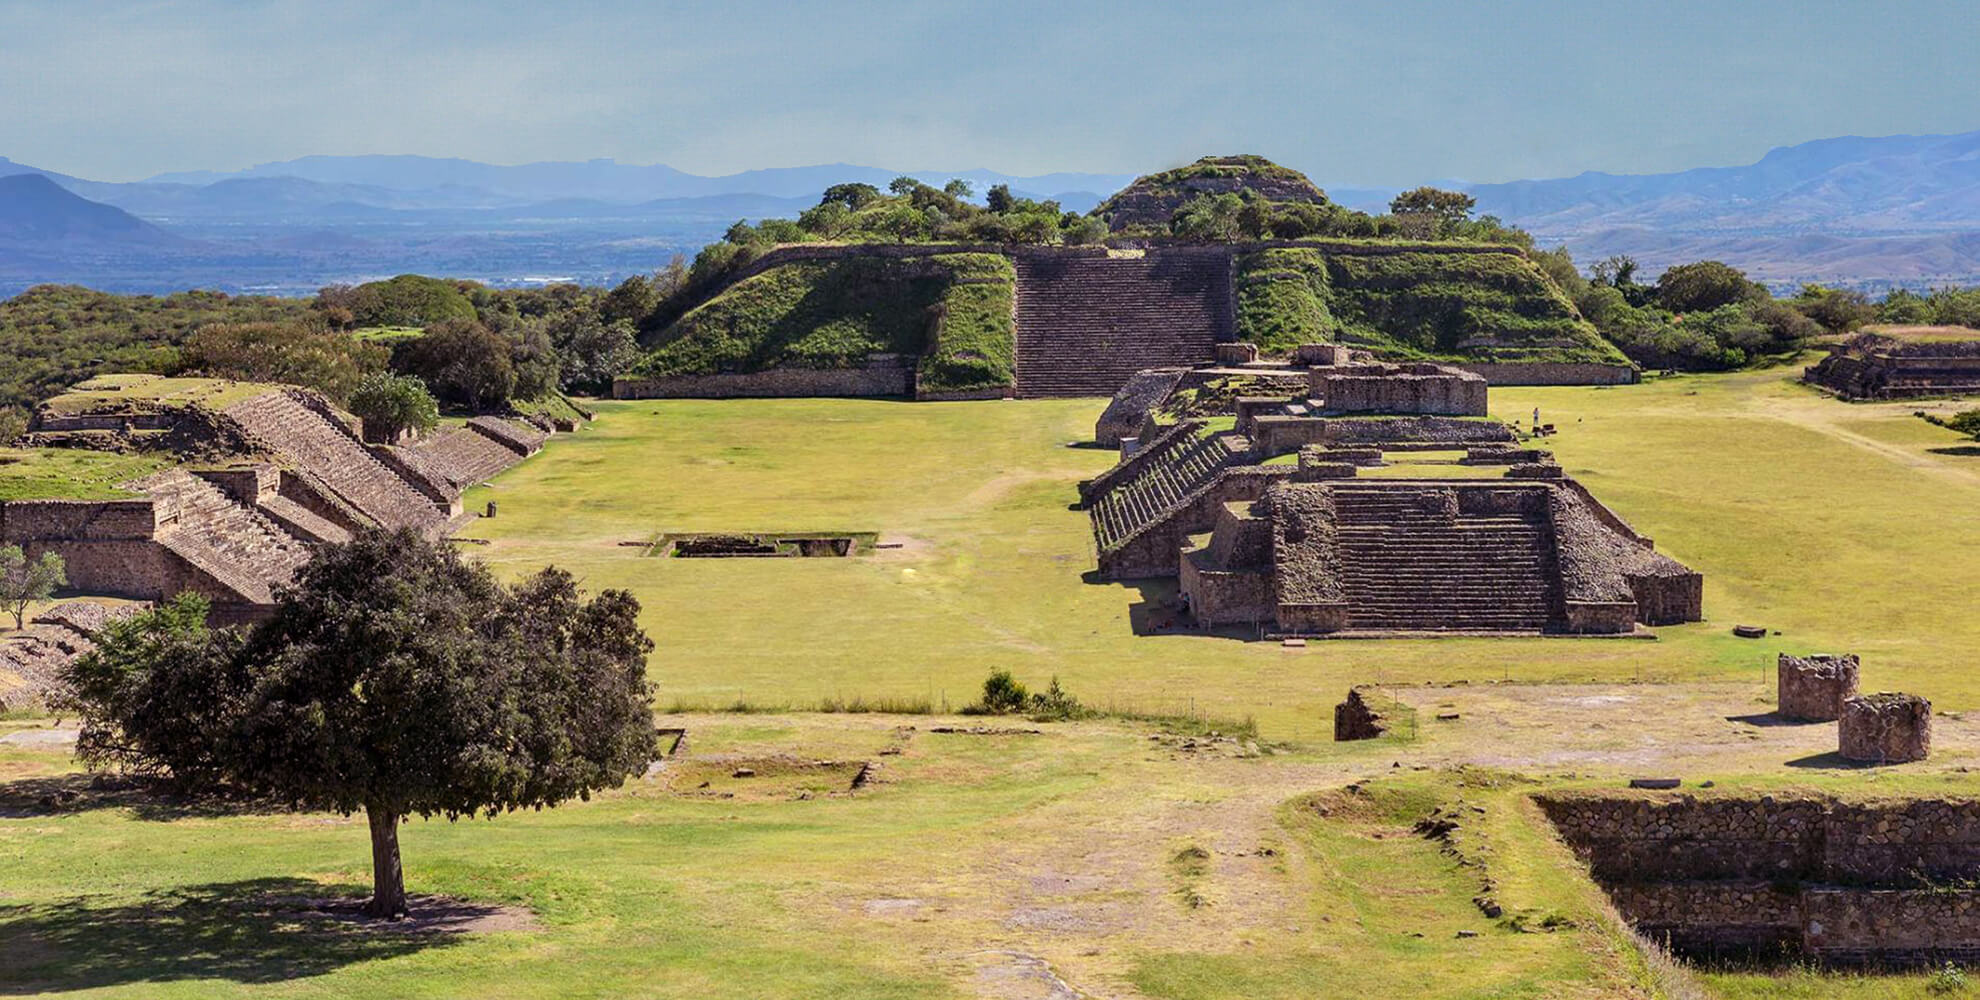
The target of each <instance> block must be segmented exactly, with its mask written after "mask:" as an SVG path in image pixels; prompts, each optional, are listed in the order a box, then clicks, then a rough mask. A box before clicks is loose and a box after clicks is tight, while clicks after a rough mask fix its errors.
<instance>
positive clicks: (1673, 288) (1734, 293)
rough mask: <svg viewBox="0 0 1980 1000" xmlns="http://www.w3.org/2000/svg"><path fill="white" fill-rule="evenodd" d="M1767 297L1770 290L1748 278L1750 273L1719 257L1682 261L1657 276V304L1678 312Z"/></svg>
mask: <svg viewBox="0 0 1980 1000" xmlns="http://www.w3.org/2000/svg"><path fill="white" fill-rule="evenodd" d="M1765 296H1766V289H1764V288H1761V287H1760V286H1759V285H1756V284H1754V283H1753V282H1751V281H1748V280H1746V272H1744V271H1741V270H1739V269H1738V268H1735V267H1732V266H1730V265H1727V264H1722V263H1720V262H1719V261H1716V260H1701V261H1699V262H1697V263H1695V264H1679V265H1677V266H1675V267H1672V268H1671V269H1669V270H1667V271H1665V272H1664V274H1663V276H1662V277H1660V278H1658V279H1657V304H1658V305H1660V306H1663V307H1664V308H1666V309H1669V310H1670V311H1672V312H1675V313H1687V312H1699V311H1706V310H1712V309H1717V308H1719V307H1720V306H1726V305H1731V304H1733V303H1735V302H1742V301H1745V300H1747V299H1750V298H1755V297H1765Z"/></svg>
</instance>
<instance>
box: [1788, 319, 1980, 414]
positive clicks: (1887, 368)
mask: <svg viewBox="0 0 1980 1000" xmlns="http://www.w3.org/2000/svg"><path fill="white" fill-rule="evenodd" d="M1801 377H1802V380H1803V381H1805V382H1808V383H1809V384H1811V385H1816V386H1820V387H1822V388H1824V389H1827V390H1828V391H1830V392H1833V393H1835V394H1836V395H1838V396H1841V397H1842V398H1844V399H1916V398H1919V397H1923V396H1958V395H1969V394H1980V340H1939V341H1909V340H1900V339H1898V338H1896V337H1887V336H1883V335H1881V334H1876V333H1862V334H1858V335H1856V336H1854V337H1851V338H1849V339H1848V340H1846V341H1844V342H1842V343H1840V344H1835V345H1833V346H1831V347H1830V348H1829V354H1828V356H1827V357H1825V358H1823V359H1822V360H1821V361H1819V362H1816V363H1815V364H1814V365H1813V366H1811V367H1809V368H1808V369H1806V370H1805V371H1803V373H1802V376H1801Z"/></svg>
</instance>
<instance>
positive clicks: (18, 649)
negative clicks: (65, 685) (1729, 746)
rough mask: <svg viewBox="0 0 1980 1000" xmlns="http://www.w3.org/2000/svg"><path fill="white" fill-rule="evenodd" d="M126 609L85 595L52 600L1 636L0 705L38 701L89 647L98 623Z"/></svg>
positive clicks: (14, 707) (19, 706) (13, 707)
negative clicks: (49, 605) (82, 598)
mask: <svg viewBox="0 0 1980 1000" xmlns="http://www.w3.org/2000/svg"><path fill="white" fill-rule="evenodd" d="M125 613H127V611H126V610H124V609H115V608H111V607H110V606H108V605H104V604H95V603H91V602H87V601H70V602H65V603H62V604H58V605H55V606H54V607H52V608H49V609H48V610H46V611H43V612H42V613H41V614H39V615H36V616H35V617H34V618H32V619H30V620H29V622H28V626H27V628H25V629H22V630H20V631H18V632H10V633H8V634H7V635H5V636H4V637H0V711H20V710H28V709H34V708H37V707H42V706H44V705H45V704H46V701H47V699H48V697H49V695H50V694H52V693H53V692H55V691H57V690H59V689H60V688H61V676H62V671H63V669H64V668H66V667H67V666H68V665H69V663H70V662H71V661H73V660H74V659H75V658H76V657H78V656H81V655H82V654H83V653H86V652H88V651H89V650H90V649H92V648H94V646H95V643H94V642H92V641H91V637H92V635H93V634H94V633H95V632H96V630H97V629H100V628H102V627H103V626H104V625H105V624H107V623H109V622H110V621H111V620H112V619H114V618H117V617H119V616H121V615H123V614H125Z"/></svg>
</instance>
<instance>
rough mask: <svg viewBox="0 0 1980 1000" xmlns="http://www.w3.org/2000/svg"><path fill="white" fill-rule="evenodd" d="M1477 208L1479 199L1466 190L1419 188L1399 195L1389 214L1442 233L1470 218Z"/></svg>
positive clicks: (1391, 203) (1391, 205) (1390, 204)
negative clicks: (1473, 210)
mask: <svg viewBox="0 0 1980 1000" xmlns="http://www.w3.org/2000/svg"><path fill="white" fill-rule="evenodd" d="M1476 207H1478V200H1477V199H1475V198H1473V197H1472V196H1470V195H1468V194H1465V193H1464V192H1462V191H1446V190H1444V189H1442V188H1433V187H1419V188H1411V189H1410V190H1408V191H1404V192H1403V193H1401V194H1399V195H1396V196H1395V198H1394V199H1393V200H1391V201H1390V202H1389V214H1390V215H1393V216H1395V217H1396V218H1397V219H1399V220H1408V221H1411V222H1414V223H1416V224H1418V225H1421V226H1424V227H1426V228H1429V229H1431V230H1434V231H1436V232H1439V233H1442V232H1447V231H1449V230H1451V229H1453V228H1455V227H1457V226H1459V225H1461V224H1463V223H1465V222H1468V221H1470V219H1471V210H1472V209H1474V208H1476Z"/></svg>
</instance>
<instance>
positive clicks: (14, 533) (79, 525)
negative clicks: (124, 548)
mask: <svg viewBox="0 0 1980 1000" xmlns="http://www.w3.org/2000/svg"><path fill="white" fill-rule="evenodd" d="M159 519H160V515H159V513H158V511H157V510H156V507H155V505H154V503H153V501H151V500H9V501H7V502H5V503H0V543H4V544H22V543H26V542H34V541H41V540H43V539H89V540H108V539H149V538H151V537H152V536H153V535H155V534H156V533H157V531H158V522H159Z"/></svg>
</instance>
